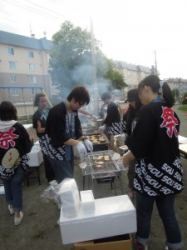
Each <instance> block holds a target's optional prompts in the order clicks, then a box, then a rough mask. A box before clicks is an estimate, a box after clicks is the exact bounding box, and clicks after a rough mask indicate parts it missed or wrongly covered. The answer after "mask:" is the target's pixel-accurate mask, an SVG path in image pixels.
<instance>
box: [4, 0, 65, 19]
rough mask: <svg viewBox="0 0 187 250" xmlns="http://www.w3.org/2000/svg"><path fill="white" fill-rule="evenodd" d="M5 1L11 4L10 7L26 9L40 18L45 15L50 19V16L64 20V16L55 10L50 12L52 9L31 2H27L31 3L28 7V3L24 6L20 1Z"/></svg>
mask: <svg viewBox="0 0 187 250" xmlns="http://www.w3.org/2000/svg"><path fill="white" fill-rule="evenodd" d="M3 1H4V3H6V4H9V5H11V6H14V7H16V8H21V9H24V10H26V11H27V12H29V13H30V12H33V13H34V14H38V15H39V16H44V15H45V16H47V17H49V15H50V16H53V17H55V18H58V19H59V18H62V14H60V13H57V12H55V11H53V10H50V9H48V8H46V7H43V6H40V5H36V4H34V3H31V2H30V3H29V1H27V2H26V3H29V4H30V5H28V4H26V3H24V4H22V3H21V2H20V1H16V0H14V2H10V1H9V0H3Z"/></svg>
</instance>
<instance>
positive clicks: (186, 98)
mask: <svg viewBox="0 0 187 250" xmlns="http://www.w3.org/2000/svg"><path fill="white" fill-rule="evenodd" d="M182 104H187V93H184V95H183V98H182Z"/></svg>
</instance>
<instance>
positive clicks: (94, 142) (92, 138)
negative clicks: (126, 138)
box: [88, 135, 106, 144]
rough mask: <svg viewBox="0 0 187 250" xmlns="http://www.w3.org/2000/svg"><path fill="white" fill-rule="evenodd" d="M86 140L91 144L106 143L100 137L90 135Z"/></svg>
mask: <svg viewBox="0 0 187 250" xmlns="http://www.w3.org/2000/svg"><path fill="white" fill-rule="evenodd" d="M88 139H89V140H90V141H92V142H93V144H100V143H106V140H105V138H104V137H103V136H102V135H90V136H88Z"/></svg>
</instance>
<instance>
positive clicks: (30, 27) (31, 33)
mask: <svg viewBox="0 0 187 250" xmlns="http://www.w3.org/2000/svg"><path fill="white" fill-rule="evenodd" d="M29 29H30V36H31V37H32V38H35V34H34V33H33V32H32V26H31V24H29Z"/></svg>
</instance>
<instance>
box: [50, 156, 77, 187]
mask: <svg viewBox="0 0 187 250" xmlns="http://www.w3.org/2000/svg"><path fill="white" fill-rule="evenodd" d="M49 161H50V164H51V166H52V168H53V171H54V174H55V180H56V181H57V182H58V183H60V182H61V181H63V180H64V179H65V178H73V170H74V164H73V160H72V161H70V160H63V161H60V160H55V159H49Z"/></svg>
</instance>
